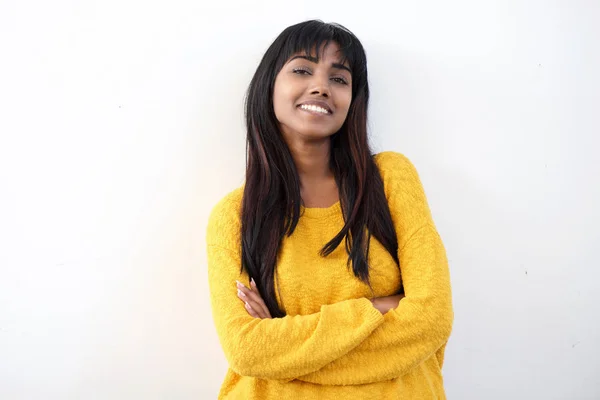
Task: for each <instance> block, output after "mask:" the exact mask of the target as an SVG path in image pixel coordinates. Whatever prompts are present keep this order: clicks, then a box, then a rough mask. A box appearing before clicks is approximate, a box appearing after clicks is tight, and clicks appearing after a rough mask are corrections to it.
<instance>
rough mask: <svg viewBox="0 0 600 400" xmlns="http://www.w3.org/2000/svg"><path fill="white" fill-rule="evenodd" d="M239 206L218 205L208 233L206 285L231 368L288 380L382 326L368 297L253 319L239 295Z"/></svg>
mask: <svg viewBox="0 0 600 400" xmlns="http://www.w3.org/2000/svg"><path fill="white" fill-rule="evenodd" d="M238 215H239V214H238V207H237V206H235V207H232V206H231V201H222V202H221V203H220V204H219V205H217V206H216V207H215V209H214V210H213V212H212V213H211V217H210V219H209V226H208V230H207V258H208V282H209V290H210V300H211V307H212V314H213V319H214V323H215V326H216V329H217V335H218V337H219V341H220V343H221V346H222V348H223V351H224V353H225V357H226V359H227V361H228V362H229V366H230V368H231V369H232V370H234V371H235V372H236V373H238V374H239V375H244V376H252V377H257V378H262V379H277V380H285V381H289V380H292V379H295V378H296V377H298V376H302V375H305V374H309V373H311V372H314V371H317V370H319V369H321V368H323V367H324V366H325V365H327V364H329V363H331V362H332V361H334V360H336V359H339V358H340V357H342V356H343V355H344V354H346V353H347V352H348V351H350V350H352V349H353V348H354V347H356V346H357V345H358V344H360V343H361V342H362V341H363V340H365V339H366V338H367V337H368V336H369V335H370V334H371V333H372V332H373V331H374V330H375V329H376V328H377V327H378V326H379V325H381V324H382V323H383V315H382V314H381V313H380V312H379V311H378V310H377V309H376V308H375V307H373V305H372V304H371V302H370V301H369V300H368V299H366V298H359V299H350V300H345V301H341V302H338V303H334V304H327V305H323V306H321V308H320V311H319V312H317V313H314V314H309V315H287V316H285V317H283V318H272V319H260V318H254V317H252V316H251V315H250V314H248V312H247V311H246V309H245V308H244V303H243V302H242V301H241V300H240V299H239V298H238V297H237V288H236V286H235V284H236V282H235V281H236V279H237V280H240V281H241V282H243V283H244V284H246V285H247V286H248V283H249V276H248V274H247V273H246V272H245V271H243V272H240V266H241V251H240V250H239V249H238V247H239V246H235V247H233V246H230V245H231V244H232V243H236V242H237V240H238V239H237V238H238V237H239V233H238V231H237V230H238V228H239V221H237V218H238V217H237V216H238Z"/></svg>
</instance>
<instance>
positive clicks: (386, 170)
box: [373, 151, 421, 187]
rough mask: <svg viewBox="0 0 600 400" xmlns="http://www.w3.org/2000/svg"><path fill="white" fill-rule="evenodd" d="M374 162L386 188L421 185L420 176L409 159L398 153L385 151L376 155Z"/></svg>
mask: <svg viewBox="0 0 600 400" xmlns="http://www.w3.org/2000/svg"><path fill="white" fill-rule="evenodd" d="M373 160H374V161H375V164H376V165H377V167H378V169H379V172H380V174H381V179H382V180H383V182H384V186H386V187H389V186H396V184H398V183H400V184H402V185H403V186H406V185H409V186H410V185H417V186H420V185H421V181H420V179H419V174H418V173H417V169H416V168H415V166H414V164H413V163H412V162H411V161H410V159H409V158H408V157H406V156H405V155H404V154H402V153H399V152H397V151H383V152H381V153H378V154H375V155H374V156H373Z"/></svg>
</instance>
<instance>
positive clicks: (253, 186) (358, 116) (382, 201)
mask: <svg viewBox="0 0 600 400" xmlns="http://www.w3.org/2000/svg"><path fill="white" fill-rule="evenodd" d="M331 41H333V42H335V43H337V44H338V45H339V47H340V50H341V52H342V54H343V60H342V62H345V61H348V63H349V64H350V69H351V70H352V101H351V103H350V109H349V111H348V116H347V118H346V121H345V122H344V124H343V125H342V127H341V128H340V130H339V131H338V132H336V133H335V134H333V135H332V136H331V152H330V168H331V170H332V171H333V174H334V177H335V181H336V183H337V185H338V188H339V192H340V193H339V194H340V205H341V208H342V214H343V217H344V222H345V225H344V227H343V228H342V230H341V231H340V232H339V233H338V234H337V235H336V236H335V237H334V238H333V239H331V240H330V241H329V242H328V243H327V244H325V246H324V247H323V248H322V249H321V252H320V254H321V256H323V257H326V256H327V255H329V254H330V253H332V252H333V251H334V250H335V249H336V248H337V247H338V246H339V245H340V243H341V242H342V240H343V239H345V245H346V252H347V253H348V262H347V266H350V264H351V265H352V270H353V272H354V275H355V276H357V277H358V278H359V279H361V280H362V281H363V282H365V283H367V284H368V285H369V286H371V284H370V280H369V264H368V259H369V240H370V238H371V235H373V236H374V237H375V238H376V239H377V240H379V242H380V243H381V244H382V245H383V246H384V247H385V248H386V250H387V251H388V252H389V253H390V254H391V255H392V257H393V258H394V260H395V261H396V263H397V264H398V267H399V261H398V256H397V252H398V240H397V237H396V232H395V230H394V225H393V223H392V218H391V214H390V211H389V207H388V204H387V200H386V197H385V193H384V190H383V181H382V179H381V176H380V174H379V170H378V168H377V166H376V164H375V161H374V160H373V154H372V152H371V149H370V147H369V142H368V137H367V106H368V102H369V85H368V82H367V59H366V55H365V51H364V49H363V47H362V44H361V43H360V41H359V40H358V39H357V38H356V36H354V34H352V33H351V32H350V31H349V30H348V29H346V28H344V27H343V26H341V25H339V24H334V23H324V22H322V21H320V20H311V21H306V22H302V23H299V24H296V25H292V26H290V27H288V28H286V29H285V30H284V31H283V32H282V33H281V34H280V35H279V36H278V37H277V38H276V39H275V41H274V42H273V44H271V46H270V47H269V48H268V49H267V51H266V53H265V55H264V56H263V58H262V60H261V62H260V64H259V65H258V68H257V70H256V72H255V74H254V77H253V78H252V81H251V82H250V86H249V87H248V91H247V93H246V99H245V116H246V128H247V143H246V152H247V153H246V156H247V158H246V181H245V185H244V194H243V200H242V215H241V246H242V271H243V269H244V268H246V271H247V273H248V275H249V276H250V277H253V278H254V280H255V282H256V285H257V287H258V289H259V291H260V293H261V296H262V298H263V300H264V301H265V304H266V305H267V307H268V308H269V311H270V313H271V316H272V317H274V318H276V317H283V316H285V315H286V314H285V311H284V310H282V309H281V308H280V306H279V304H278V302H277V298H276V296H275V281H274V277H275V268H276V260H277V253H278V249H279V246H280V243H281V241H282V239H283V238H284V236H285V235H288V236H290V235H292V233H293V232H294V229H295V228H296V225H297V224H298V220H299V218H300V211H301V209H300V205H301V202H302V199H301V196H300V178H299V176H298V171H297V170H296V166H295V164H294V160H293V158H292V154H291V152H290V150H289V148H288V146H287V144H286V142H285V141H284V139H283V136H282V135H281V132H280V130H279V128H278V123H277V119H276V117H275V112H274V109H273V87H274V83H275V78H276V76H277V74H278V73H279V71H280V70H281V69H282V68H283V66H284V65H285V63H286V62H287V60H288V59H289V58H290V57H291V56H292V55H293V54H295V53H297V52H299V51H304V52H306V54H309V55H310V54H311V50H312V48H313V46H316V49H317V50H318V49H320V48H321V45H323V44H324V45H325V46H326V45H327V44H328V43H329V42H331ZM318 53H319V52H318V51H317V57H318Z"/></svg>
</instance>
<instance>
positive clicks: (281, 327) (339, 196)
mask: <svg viewBox="0 0 600 400" xmlns="http://www.w3.org/2000/svg"><path fill="white" fill-rule="evenodd" d="M368 100H369V87H368V82H367V63H366V56H365V52H364V50H363V47H362V45H361V43H360V41H359V40H358V39H357V38H356V37H355V36H354V35H353V34H352V33H351V32H349V31H348V30H347V29H345V28H344V27H342V26H340V25H337V24H325V23H323V22H321V21H307V22H303V23H300V24H297V25H293V26H290V27H288V28H287V29H285V30H284V31H283V32H282V33H281V34H280V35H279V36H278V37H277V39H275V41H274V42H273V44H272V45H271V46H270V47H269V49H268V50H267V52H266V54H265V55H264V57H263V59H262V61H261V62H260V64H259V66H258V68H257V70H256V73H255V75H254V77H253V79H252V81H251V83H250V87H249V89H248V93H247V97H246V123H247V150H248V152H247V169H246V181H245V183H244V185H243V186H242V187H240V188H238V189H236V190H234V191H232V192H231V193H229V194H228V195H227V196H225V197H224V198H223V199H222V200H221V201H220V202H219V203H218V204H217V205H216V206H215V207H214V209H213V210H212V213H211V216H210V219H209V224H208V230H207V254H208V271H209V287H210V295H211V305H212V310H213V317H214V321H215V325H216V328H217V333H218V335H219V339H220V342H221V345H222V347H223V350H224V352H225V356H226V358H227V360H228V361H229V364H230V368H229V370H228V372H227V375H226V377H225V381H224V382H223V385H222V387H221V391H220V393H219V399H225V398H227V399H279V398H283V399H336V400H339V399H399V398H403V399H443V398H445V394H444V388H443V380H442V374H441V367H442V363H443V357H444V349H445V346H446V343H447V341H448V338H449V336H450V331H451V329H452V323H453V310H452V301H451V290H450V278H449V271H448V263H447V259H446V254H445V250H444V246H443V244H442V242H441V240H440V237H439V235H438V233H437V230H436V228H435V225H434V223H433V220H432V217H431V212H430V209H429V206H428V203H427V200H426V197H425V193H424V190H423V187H422V185H421V182H420V180H419V177H418V174H417V172H416V170H415V168H414V166H413V165H412V164H411V162H410V161H409V160H408V159H407V158H406V157H404V156H403V155H402V154H400V153H397V152H390V151H388V152H383V153H379V154H377V155H372V153H371V150H370V148H369V143H368V139H367V105H368ZM342 241H343V245H342Z"/></svg>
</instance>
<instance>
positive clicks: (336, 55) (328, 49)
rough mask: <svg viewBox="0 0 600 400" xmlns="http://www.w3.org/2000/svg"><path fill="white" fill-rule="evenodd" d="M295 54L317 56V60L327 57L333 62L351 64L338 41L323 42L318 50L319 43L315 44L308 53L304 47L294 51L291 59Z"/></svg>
mask: <svg viewBox="0 0 600 400" xmlns="http://www.w3.org/2000/svg"><path fill="white" fill-rule="evenodd" d="M295 56H309V57H311V58H316V60H317V62H320V61H321V60H323V59H326V60H327V61H328V62H331V63H337V64H343V65H346V66H348V65H349V63H348V60H347V59H346V57H345V55H344V53H343V52H342V51H341V49H340V46H339V45H338V44H337V43H336V42H329V43H327V44H325V43H322V44H321V45H320V48H319V50H318V51H317V45H316V44H313V45H312V47H311V48H310V54H307V51H306V50H305V49H303V50H299V51H297V52H295V53H293V54H292V55H291V56H290V58H289V59H290V60H291V59H292V58H294V57H295ZM296 59H297V58H296Z"/></svg>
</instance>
